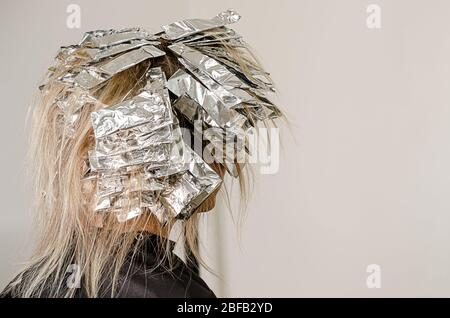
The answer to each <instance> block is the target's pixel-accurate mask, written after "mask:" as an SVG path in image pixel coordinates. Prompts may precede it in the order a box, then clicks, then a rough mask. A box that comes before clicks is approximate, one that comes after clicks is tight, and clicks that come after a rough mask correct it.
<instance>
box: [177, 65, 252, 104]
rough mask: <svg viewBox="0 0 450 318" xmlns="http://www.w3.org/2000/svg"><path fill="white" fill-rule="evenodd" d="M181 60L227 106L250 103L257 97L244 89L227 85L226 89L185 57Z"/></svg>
mask: <svg viewBox="0 0 450 318" xmlns="http://www.w3.org/2000/svg"><path fill="white" fill-rule="evenodd" d="M179 61H180V63H181V64H182V65H183V66H184V67H185V68H186V69H187V70H188V71H189V72H190V73H191V74H192V75H194V76H195V77H196V78H197V79H198V80H199V81H200V82H201V83H202V84H203V85H205V86H206V87H207V88H208V89H209V90H210V91H211V92H212V93H213V94H215V95H216V96H217V97H218V98H219V99H220V100H221V101H222V103H223V104H224V105H225V106H226V107H227V108H233V107H235V106H237V105H239V104H241V103H243V102H246V103H249V102H251V101H253V100H254V99H255V98H254V97H253V96H252V95H250V94H249V93H247V92H246V91H244V90H242V89H239V88H234V87H227V89H226V88H225V87H224V86H223V85H221V84H218V83H217V82H216V81H215V80H213V79H212V78H211V77H209V76H208V74H206V73H205V72H202V71H201V70H200V69H198V68H196V67H195V66H194V65H192V64H190V63H188V62H187V61H185V60H184V59H182V58H179Z"/></svg>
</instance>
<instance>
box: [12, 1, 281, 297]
mask: <svg viewBox="0 0 450 318" xmlns="http://www.w3.org/2000/svg"><path fill="white" fill-rule="evenodd" d="M239 18H240V16H239V15H238V14H237V13H236V12H234V11H232V10H228V11H225V12H222V13H220V14H218V15H217V16H216V17H214V18H212V19H209V20H201V19H194V20H185V21H181V22H176V23H172V24H169V25H166V26H163V30H164V31H163V32H160V33H157V34H150V33H148V32H146V31H145V30H142V29H138V28H133V29H123V30H105V31H103V30H101V31H93V32H88V33H86V34H85V36H84V37H83V39H82V40H81V42H80V43H79V44H78V45H73V46H68V47H62V48H61V50H60V51H59V53H58V55H57V57H56V63H55V65H54V66H52V67H51V68H50V69H49V74H48V77H47V79H46V81H45V82H44V83H43V84H42V85H41V86H40V101H39V103H38V105H36V106H35V107H34V110H33V131H32V135H31V159H32V166H33V168H34V172H35V174H34V180H35V189H36V209H37V212H38V218H37V222H36V225H37V228H38V230H39V232H38V233H39V236H38V240H37V244H36V248H35V250H34V253H33V256H32V258H31V259H30V261H29V262H28V264H27V266H26V268H25V269H24V270H23V271H22V272H21V273H20V274H19V275H18V276H17V277H16V278H15V279H14V280H13V281H12V282H11V283H10V284H9V285H8V286H7V288H6V289H5V291H4V292H3V296H6V297H214V293H213V292H212V291H211V290H210V289H209V288H208V286H207V285H206V284H205V283H204V282H203V281H202V280H201V278H200V277H199V276H198V274H197V271H196V264H197V262H201V260H200V258H199V256H198V251H197V230H196V223H197V222H196V221H197V218H198V215H199V212H206V211H209V210H211V209H212V208H213V207H214V205H215V196H216V194H217V192H218V190H219V189H220V186H221V182H222V180H223V178H224V176H225V174H226V173H228V174H230V175H232V176H234V177H236V178H238V180H239V184H240V186H241V193H242V194H243V195H244V194H245V186H246V182H245V177H244V169H243V164H244V163H245V158H246V155H247V154H248V150H249V135H250V133H251V130H252V128H253V127H256V125H257V124H258V123H259V122H263V123H267V122H269V121H271V120H272V119H274V118H277V117H280V116H281V112H280V111H279V109H278V108H277V107H276V106H274V105H273V104H272V103H271V102H270V100H269V99H268V97H267V94H268V93H269V92H271V91H273V90H274V89H273V85H272V82H271V80H270V78H269V76H268V74H267V73H266V72H265V71H264V70H263V69H262V68H261V66H260V65H259V63H258V62H257V61H256V59H255V58H254V57H253V56H252V55H251V53H250V51H249V50H248V48H247V45H246V43H245V42H244V41H243V40H242V38H241V37H240V36H239V35H238V34H236V33H235V32H234V31H233V30H231V29H229V28H228V27H226V25H228V24H231V23H234V22H236V21H238V20H239ZM175 224H180V226H181V228H182V231H181V233H182V234H183V238H184V242H185V244H184V245H185V248H186V251H185V254H186V261H185V262H184V261H182V260H180V259H179V258H178V257H177V256H175V254H173V253H172V249H173V245H174V243H173V241H172V240H169V235H171V236H172V238H171V239H173V236H174V234H173V231H172V230H173V228H174V225H175ZM171 232H172V233H171ZM175 239H177V237H175Z"/></svg>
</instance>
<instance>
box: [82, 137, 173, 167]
mask: <svg viewBox="0 0 450 318" xmlns="http://www.w3.org/2000/svg"><path fill="white" fill-rule="evenodd" d="M170 152H171V145H170V144H160V145H156V146H150V147H148V148H144V149H134V150H131V151H127V152H123V153H118V154H115V155H110V156H101V155H100V156H99V155H97V154H96V153H95V152H94V151H92V152H90V153H89V162H90V164H91V169H92V170H94V171H96V170H109V169H119V168H123V167H128V166H135V165H140V164H143V163H146V164H148V165H155V166H160V165H161V164H163V163H164V162H166V161H168V160H169V159H170Z"/></svg>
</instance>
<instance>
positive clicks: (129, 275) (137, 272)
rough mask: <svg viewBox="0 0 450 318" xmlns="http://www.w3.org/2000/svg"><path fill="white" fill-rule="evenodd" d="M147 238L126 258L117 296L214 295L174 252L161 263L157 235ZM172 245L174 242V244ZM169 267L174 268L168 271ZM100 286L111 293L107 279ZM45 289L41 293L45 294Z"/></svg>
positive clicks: (103, 292)
mask: <svg viewBox="0 0 450 318" xmlns="http://www.w3.org/2000/svg"><path fill="white" fill-rule="evenodd" d="M140 239H143V240H145V241H144V242H143V244H141V245H140V246H141V248H140V250H139V251H138V252H137V253H134V257H133V258H132V260H131V257H130V258H129V259H128V260H127V261H126V262H125V264H124V266H123V269H122V271H121V275H120V278H119V283H118V286H119V287H118V289H116V290H117V292H116V295H115V297H118V298H175V297H176V298H215V297H216V296H215V295H214V293H213V291H211V289H209V287H208V285H206V283H205V282H204V281H203V280H202V279H201V278H200V276H199V275H198V274H197V273H196V272H195V271H194V270H192V269H191V268H190V267H188V266H187V265H186V264H185V263H184V262H183V261H182V260H181V259H180V258H178V257H177V256H175V255H174V260H173V262H171V265H169V264H168V263H167V262H166V263H163V264H161V261H160V258H159V257H157V255H156V253H155V246H157V245H156V244H157V238H156V236H153V235H143V236H141V238H140ZM172 248H173V244H172ZM167 267H170V268H171V270H170V271H167ZM104 286H105V287H104V288H101V289H100V292H99V297H102V298H108V297H111V290H110V288H109V287H110V284H109V282H108V281H106V283H105V284H104ZM82 287H83V284H82V282H81V288H78V289H77V292H76V294H75V297H77V298H83V297H86V296H85V293H84V291H83V288H82ZM45 294H46V293H45V292H43V294H41V296H40V297H46V296H45ZM1 297H14V292H13V291H12V292H11V291H9V292H7V293H5V292H3V293H2V294H1Z"/></svg>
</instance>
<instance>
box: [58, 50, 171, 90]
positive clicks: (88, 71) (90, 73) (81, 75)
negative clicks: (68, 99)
mask: <svg viewBox="0 0 450 318" xmlns="http://www.w3.org/2000/svg"><path fill="white" fill-rule="evenodd" d="M163 55H165V52H163V51H161V50H159V49H158V48H156V47H154V46H152V45H147V46H142V47H141V48H139V49H136V50H133V51H130V52H126V53H123V54H122V55H119V56H118V57H116V58H114V59H112V60H109V61H107V62H106V63H104V64H102V65H101V66H89V67H86V68H83V69H76V70H73V71H72V72H68V74H67V75H65V76H63V77H61V81H63V82H71V81H72V82H73V83H74V84H76V85H78V86H80V87H82V88H83V89H92V88H94V87H96V86H98V85H100V84H101V83H103V82H105V81H106V80H108V79H110V78H111V77H112V76H114V75H115V74H117V73H119V72H122V71H124V70H126V69H127V68H130V67H132V66H134V65H136V64H139V63H141V62H143V61H145V60H147V59H150V58H155V57H160V56H163ZM64 79H66V80H65V81H64Z"/></svg>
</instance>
